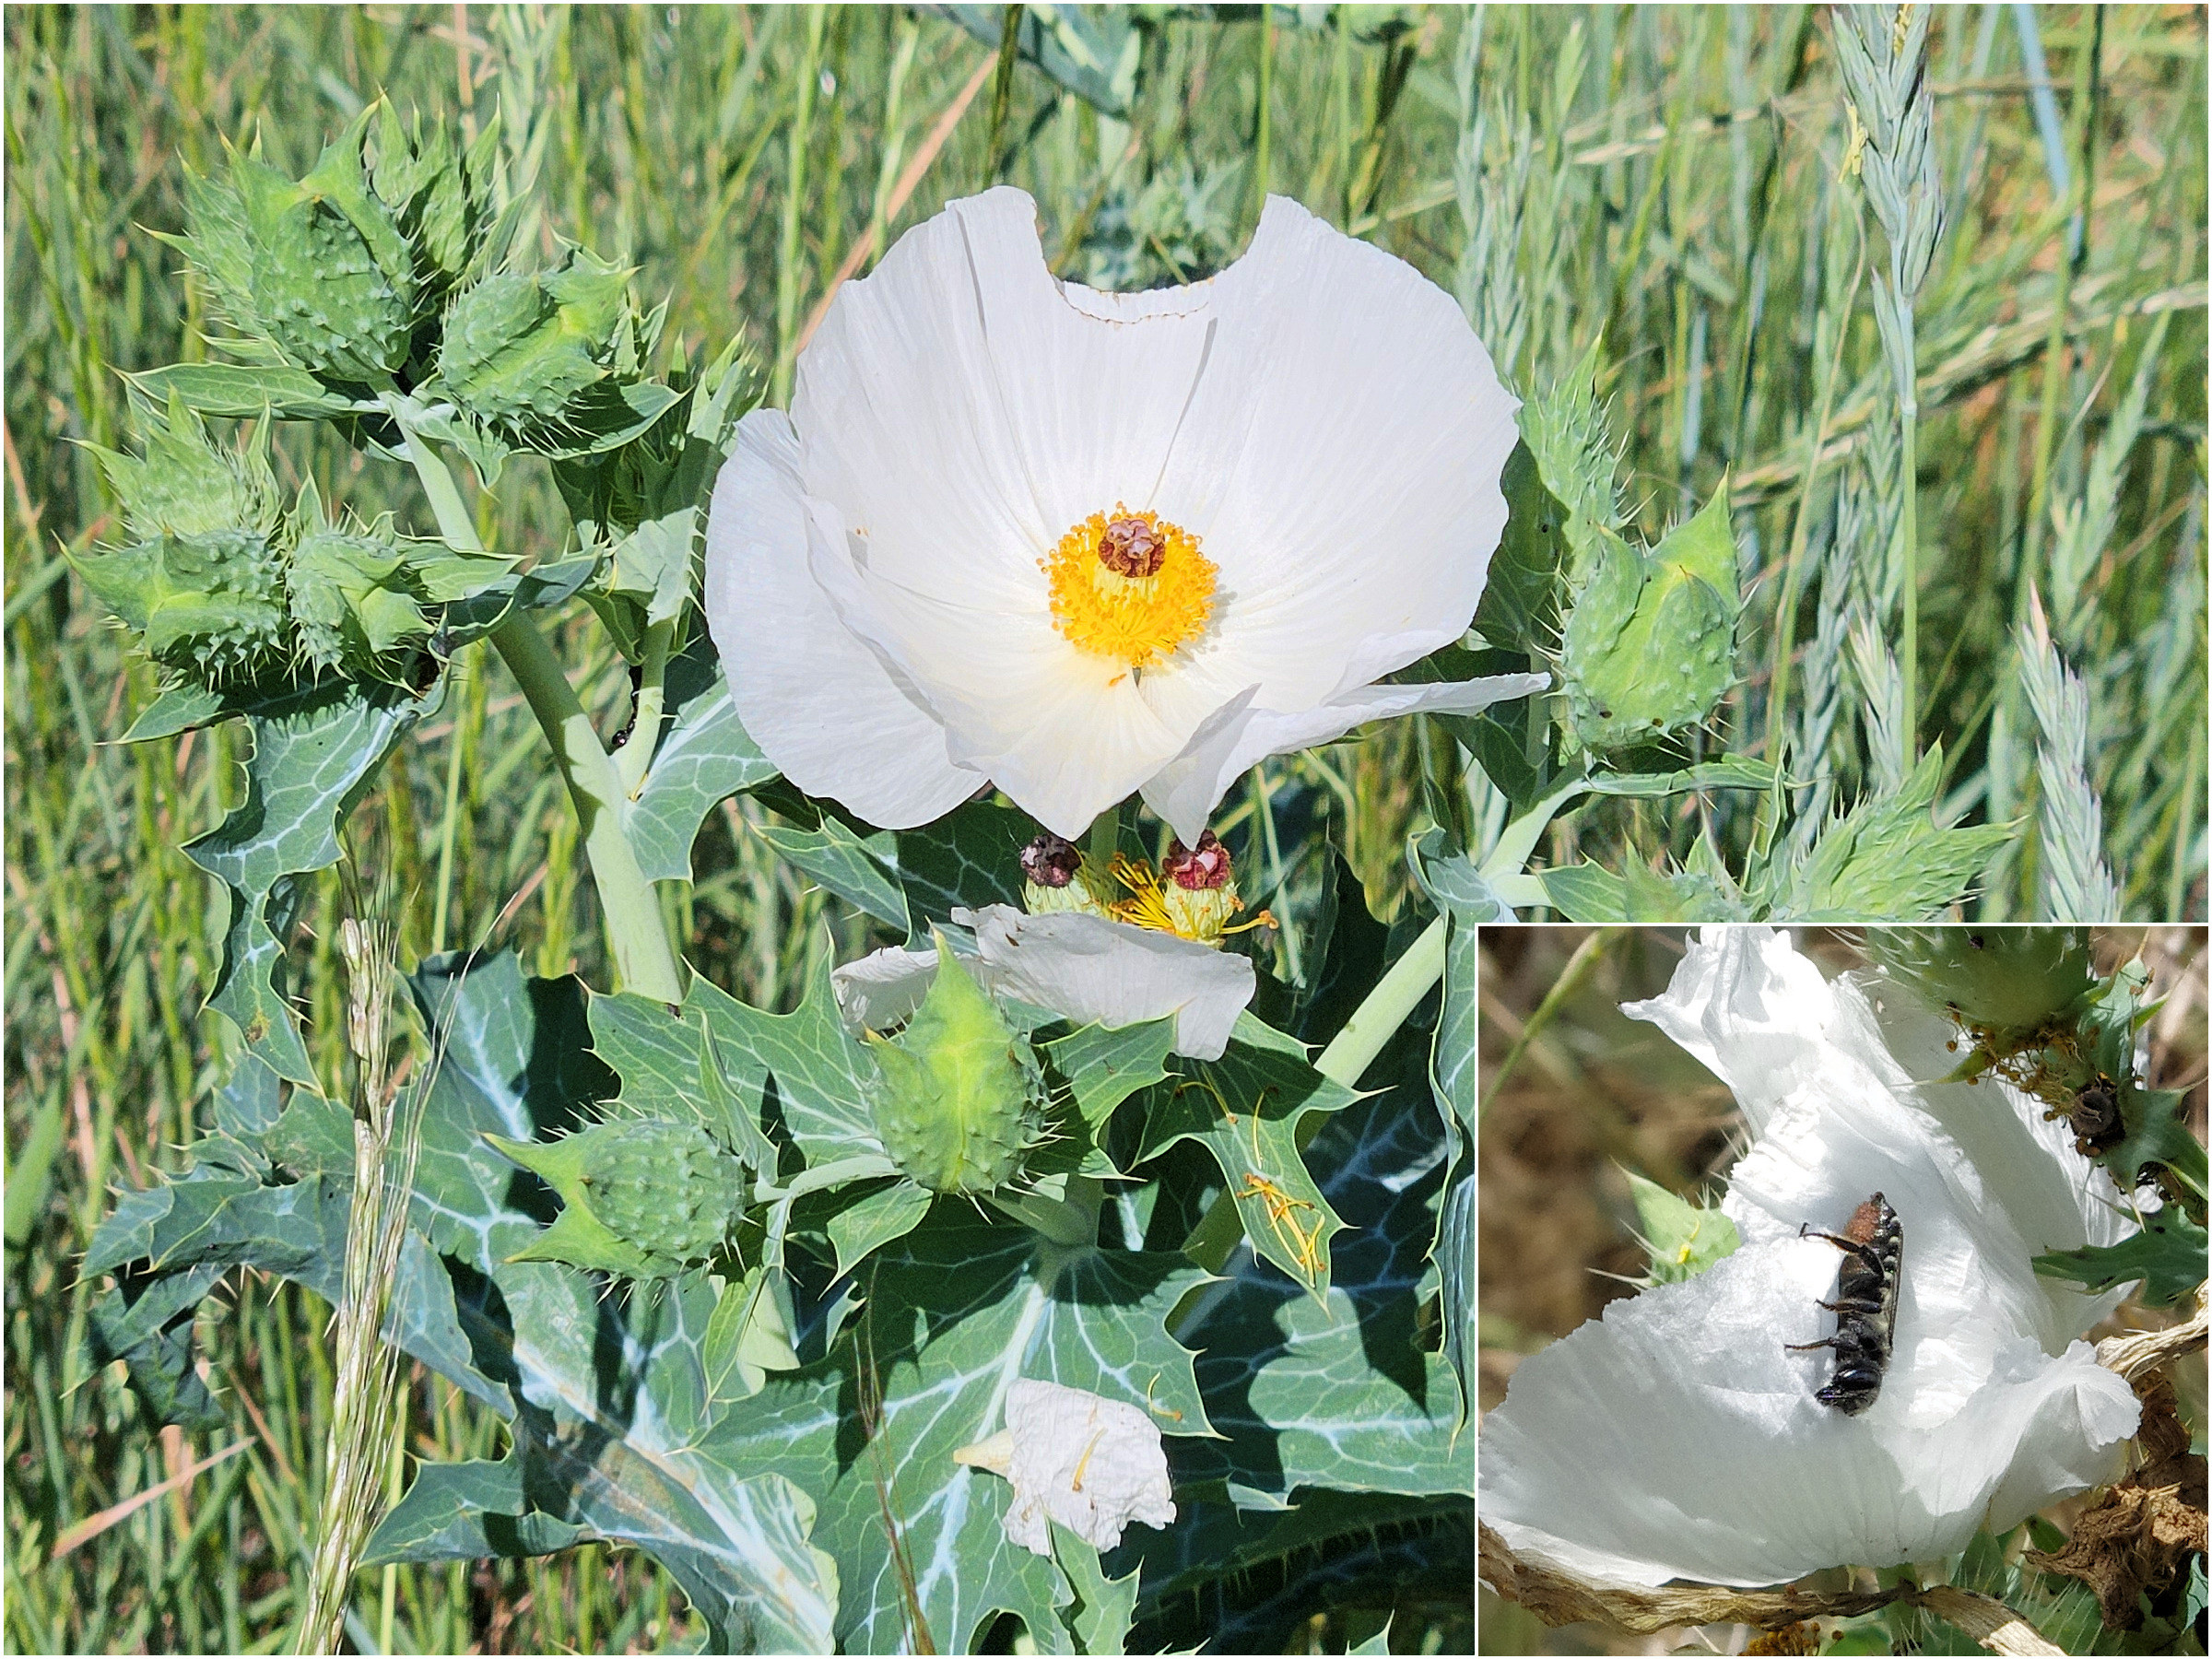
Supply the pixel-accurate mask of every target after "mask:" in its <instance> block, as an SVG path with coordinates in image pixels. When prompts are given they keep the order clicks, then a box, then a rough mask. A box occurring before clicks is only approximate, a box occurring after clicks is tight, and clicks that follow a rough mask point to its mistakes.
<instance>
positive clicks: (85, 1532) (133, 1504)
mask: <svg viewBox="0 0 2212 1659" xmlns="http://www.w3.org/2000/svg"><path fill="white" fill-rule="evenodd" d="M252 1444H253V1441H234V1442H232V1443H231V1444H229V1445H228V1446H225V1447H224V1448H223V1449H222V1450H221V1451H220V1452H211V1453H208V1454H207V1455H206V1457H203V1458H201V1459H200V1460H199V1462H197V1463H195V1464H192V1465H188V1466H187V1467H185V1468H182V1469H179V1470H178V1471H177V1472H176V1473H175V1474H174V1475H171V1477H169V1478H168V1479H167V1480H164V1481H161V1482H159V1484H158V1485H154V1486H150V1487H147V1488H146V1490H145V1491H143V1492H135V1493H133V1494H132V1495H131V1496H130V1497H128V1498H125V1499H124V1500H123V1501H122V1502H121V1503H111V1504H110V1505H108V1507H107V1508H106V1509H104V1510H101V1511H100V1513H99V1514H97V1515H87V1516H86V1517H85V1518H84V1519H83V1520H82V1521H79V1522H78V1523H77V1524H76V1525H75V1526H72V1527H69V1528H68V1529H67V1530H65V1532H63V1534H62V1535H61V1536H59V1537H57V1538H56V1539H54V1541H53V1548H52V1549H51V1550H49V1551H48V1552H47V1555H46V1559H47V1560H48V1561H49V1562H52V1561H58V1560H60V1559H62V1558H63V1557H64V1556H65V1555H67V1554H68V1553H69V1552H70V1551H71V1550H73V1549H75V1548H76V1547H79V1546H80V1545H84V1544H89V1543H90V1542H91V1541H92V1540H93V1539H94V1538H97V1537H99V1536H100V1534H101V1533H104V1532H106V1531H107V1530H108V1528H109V1527H111V1526H113V1525H115V1524H117V1523H118V1522H122V1521H127V1520H129V1519H130V1518H131V1517H132V1516H133V1515H135V1514H136V1513H137V1512H139V1511H140V1510H142V1509H144V1508H145V1507H146V1506H147V1504H149V1503H151V1502H153V1501H154V1500H156V1499H158V1498H165V1497H167V1496H168V1495H169V1494H170V1493H171V1492H173V1491H175V1490H177V1489H178V1488H180V1487H185V1486H190V1485H191V1484H192V1483H193V1482H194V1480H196V1479H198V1478H199V1477H201V1476H202V1475H205V1474H206V1472H207V1471H208V1470H209V1469H212V1468H214V1467H215V1465H218V1464H219V1463H228V1462H229V1460H230V1459H231V1458H233V1457H236V1456H237V1455H238V1454H239V1453H241V1452H243V1451H244V1450H245V1449H246V1448H247V1447H249V1446H251V1445H252Z"/></svg>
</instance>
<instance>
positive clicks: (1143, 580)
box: [1037, 501, 1215, 668]
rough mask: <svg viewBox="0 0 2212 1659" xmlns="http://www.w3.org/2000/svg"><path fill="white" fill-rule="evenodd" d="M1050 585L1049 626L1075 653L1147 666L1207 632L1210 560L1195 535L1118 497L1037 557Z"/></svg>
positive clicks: (1211, 603) (1210, 604)
mask: <svg viewBox="0 0 2212 1659" xmlns="http://www.w3.org/2000/svg"><path fill="white" fill-rule="evenodd" d="M1037 563H1038V567H1039V568H1040V569H1041V570H1042V571H1044V573H1045V575H1046V577H1047V578H1049V579H1050V582H1051V585H1052V603H1053V627H1054V628H1056V629H1059V630H1060V632H1061V633H1062V634H1063V635H1065V637H1066V638H1067V640H1068V641H1069V643H1071V644H1073V645H1074V646H1075V647H1076V648H1077V650H1079V651H1088V652H1089V653H1092V654H1093V655H1096V656H1102V657H1111V658H1112V659H1114V660H1115V661H1117V662H1122V663H1126V664H1127V665H1129V666H1130V667H1131V668H1148V667H1150V666H1152V665H1154V664H1155V663H1158V662H1159V661H1160V660H1161V659H1163V658H1165V657H1169V656H1171V655H1173V654H1174V653H1175V652H1176V651H1177V650H1178V649H1180V648H1181V647H1182V646H1183V645H1185V644H1187V643H1189V642H1190V641H1193V640H1194V639H1196V638H1198V636H1199V635H1200V634H1202V633H1204V632H1205V631H1206V623H1207V621H1208V620H1209V619H1210V618H1212V616H1213V609H1214V576H1215V569H1214V564H1213V561H1212V560H1211V559H1207V558H1206V556H1205V555H1204V554H1202V553H1200V552H1199V551H1198V538H1197V537H1196V536H1195V535H1192V534H1191V533H1190V532H1189V531H1188V530H1185V529H1184V528H1183V527H1182V525H1180V524H1171V523H1169V522H1168V521H1167V520H1166V519H1163V518H1161V517H1160V516H1159V514H1158V513H1156V512H1131V511H1130V510H1129V509H1128V508H1127V507H1126V506H1124V505H1123V504H1122V503H1121V502H1118V501H1117V502H1115V503H1114V509H1113V511H1112V512H1111V513H1105V512H1094V513H1092V514H1091V515H1090V516H1089V517H1088V518H1087V519H1085V520H1084V521H1083V522H1082V523H1081V524H1077V525H1076V526H1075V527H1074V528H1073V529H1071V530H1069V531H1068V533H1067V534H1066V535H1063V536H1062V537H1061V538H1060V540H1059V543H1058V545H1057V546H1055V547H1053V550H1052V552H1051V553H1049V554H1047V555H1046V556H1045V557H1044V558H1042V559H1039V560H1038V561H1037Z"/></svg>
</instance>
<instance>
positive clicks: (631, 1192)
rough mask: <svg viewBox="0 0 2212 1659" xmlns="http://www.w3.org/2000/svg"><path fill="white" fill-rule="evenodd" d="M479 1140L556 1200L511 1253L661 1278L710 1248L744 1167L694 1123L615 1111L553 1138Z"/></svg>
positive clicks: (723, 1230) (718, 1239) (728, 1217)
mask: <svg viewBox="0 0 2212 1659" xmlns="http://www.w3.org/2000/svg"><path fill="white" fill-rule="evenodd" d="M485 1139H486V1140H488V1142H490V1144H491V1145H492V1146H493V1147H497V1148H498V1149H499V1151H500V1152H501V1153H503V1154H504V1155H505V1156H507V1157H508V1158H511V1159H513V1160H514V1161H515V1162H516V1163H518V1164H520V1165H522V1166H523V1168H524V1169H525V1170H528V1171H531V1172H532V1173H533V1174H535V1175H536V1176H538V1177H540V1178H541V1179H543V1180H544V1181H545V1182H547V1185H549V1186H551V1187H552V1188H553V1190H554V1191H555V1192H556V1193H558V1194H560V1198H561V1203H562V1205H563V1206H564V1207H563V1208H562V1210H561V1213H560V1217H559V1219H558V1220H556V1221H555V1222H554V1223H553V1225H552V1226H551V1227H549V1228H547V1230H545V1231H544V1232H542V1233H540V1234H539V1235H538V1236H537V1237H536V1238H535V1240H533V1241H531V1242H530V1243H529V1245H527V1246H526V1247H525V1248H524V1249H523V1250H520V1251H518V1252H516V1253H515V1254H514V1256H513V1258H512V1259H513V1260H515V1261H525V1262H567V1263H569V1264H570V1265H573V1266H578V1267H596V1268H599V1269H601V1270H602V1271H605V1272H608V1273H618V1274H622V1275H624V1276H626V1277H631V1278H665V1277H672V1276H673V1275H675V1274H677V1273H678V1272H680V1271H681V1270H682V1269H683V1268H684V1267H686V1266H687V1265H694V1264H697V1263H700V1262H703V1261H705V1260H707V1259H708V1258H709V1257H710V1256H711V1255H712V1253H713V1252H714V1251H715V1249H716V1248H717V1247H718V1246H720V1245H721V1243H722V1242H723V1241H724V1238H725V1237H726V1236H727V1234H728V1232H729V1229H730V1225H731V1223H732V1222H733V1221H734V1220H735V1218H736V1216H737V1212H738V1210H739V1208H740V1207H741V1206H742V1205H743V1203H744V1199H745V1183H744V1178H745V1170H744V1166H743V1165H742V1164H740V1163H739V1162H738V1161H737V1159H734V1158H732V1157H730V1156H729V1155H728V1154H727V1153H725V1152H724V1151H723V1150H722V1149H721V1148H720V1147H716V1146H715V1144H714V1142H713V1140H712V1137H711V1136H709V1135H708V1134H707V1133H706V1131H704V1130H703V1129H700V1128H699V1127H698V1126H696V1125H695V1124H669V1123H657V1122H652V1121H641V1120H637V1119H624V1120H620V1121H618V1122H613V1123H601V1124H593V1125H592V1126H591V1127H590V1128H588V1129H582V1130H580V1131H578V1132H577V1133H576V1134H574V1135H566V1136H564V1137H562V1138H561V1139H559V1140H557V1141H511V1140H507V1139H505V1138H503V1137H502V1136H500V1135H486V1136H485Z"/></svg>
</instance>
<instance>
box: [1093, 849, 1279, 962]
mask: <svg viewBox="0 0 2212 1659" xmlns="http://www.w3.org/2000/svg"><path fill="white" fill-rule="evenodd" d="M1108 868H1109V869H1110V870H1111V871H1112V876H1113V878H1114V879H1115V880H1116V881H1118V882H1120V883H1121V884H1122V886H1124V888H1128V889H1129V897H1128V898H1126V899H1119V900H1114V901H1113V902H1112V903H1111V904H1109V905H1108V906H1107V907H1106V913H1107V915H1109V916H1110V917H1112V919H1113V920H1114V921H1116V922H1127V923H1130V924H1133V925H1135V926H1137V927H1149V928H1151V929H1153V930H1154V931H1155V932H1158V933H1166V934H1173V935H1175V936H1176V937H1177V938H1179V939H1194V940H1195V941H1197V942H1198V943H1199V944H1201V945H1211V946H1213V947H1216V948H1217V949H1218V948H1219V947H1220V944H1221V941H1222V940H1223V939H1224V938H1225V937H1227V936H1228V935H1230V934H1238V933H1249V932H1251V931H1252V930H1253V928H1255V927H1273V926H1274V925H1275V917H1274V915H1273V914H1272V913H1271V912H1267V911H1262V912H1260V913H1259V914H1258V915H1256V916H1254V917H1253V919H1252V920H1251V921H1249V922H1240V923H1238V924H1236V925H1235V926H1233V927H1232V926H1228V925H1226V924H1227V923H1228V921H1229V918H1230V917H1231V916H1233V915H1235V914H1236V913H1237V912H1240V911H1241V910H1242V909H1243V908H1244V901H1243V900H1241V899H1240V898H1238V897H1237V889H1236V886H1235V884H1234V883H1233V882H1232V883H1230V884H1228V885H1226V886H1224V887H1220V888H1208V889H1206V890H1205V891H1204V892H1203V893H1200V894H1197V895H1193V894H1189V893H1184V892H1182V891H1181V890H1180V889H1178V890H1177V891H1175V892H1172V893H1171V892H1170V891H1169V890H1168V888H1166V887H1164V886H1163V885H1162V884H1161V882H1160V879H1159V872H1158V871H1156V870H1155V869H1153V867H1152V866H1151V865H1150V864H1149V863H1147V862H1146V861H1145V860H1143V859H1138V858H1130V857H1128V856H1126V855H1124V854H1123V853H1115V854H1114V855H1113V863H1112V865H1109V866H1108ZM1193 898H1197V899H1199V900H1204V902H1199V903H1191V902H1188V900H1192V899H1193Z"/></svg>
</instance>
